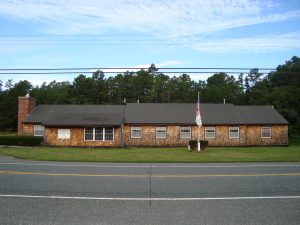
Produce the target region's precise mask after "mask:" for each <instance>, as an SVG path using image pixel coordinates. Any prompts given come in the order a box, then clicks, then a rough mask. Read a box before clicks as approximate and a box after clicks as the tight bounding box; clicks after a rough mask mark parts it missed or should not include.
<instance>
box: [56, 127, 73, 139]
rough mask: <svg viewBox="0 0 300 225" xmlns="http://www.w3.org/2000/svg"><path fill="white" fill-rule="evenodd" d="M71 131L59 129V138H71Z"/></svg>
mask: <svg viewBox="0 0 300 225" xmlns="http://www.w3.org/2000/svg"><path fill="white" fill-rule="evenodd" d="M70 136H71V131H70V129H58V130H57V138H58V139H70Z"/></svg>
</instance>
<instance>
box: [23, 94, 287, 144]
mask: <svg viewBox="0 0 300 225" xmlns="http://www.w3.org/2000/svg"><path fill="white" fill-rule="evenodd" d="M195 107H196V104H186V103H141V104H137V103H129V104H127V105H39V106H37V107H35V101H34V99H31V98H30V97H28V96H27V97H20V98H19V116H18V119H19V121H18V134H19V135H21V134H22V135H36V134H39V135H40V134H42V132H41V131H39V132H38V133H36V132H35V128H36V129H42V128H44V144H45V145H49V146H80V147H126V146H166V147H167V146H187V145H188V142H189V140H191V139H194V140H197V136H198V127H197V126H196V122H195ZM33 109H34V110H33ZM200 113H201V118H202V124H203V126H202V127H201V129H200V131H201V134H200V138H201V139H202V140H203V139H205V140H208V141H209V145H210V146H260V145H262V146H267V145H288V122H287V121H286V120H285V119H284V118H283V117H282V116H281V115H280V114H279V113H278V112H277V111H276V110H275V109H274V108H273V107H272V106H235V105H233V104H201V105H200ZM38 125H40V126H38ZM41 126H42V127H41ZM102 135H103V138H102Z"/></svg>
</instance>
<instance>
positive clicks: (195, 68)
mask: <svg viewBox="0 0 300 225" xmlns="http://www.w3.org/2000/svg"><path fill="white" fill-rule="evenodd" d="M148 69H149V67H70V68H0V71H11V70H15V71H19V70H24V71H26V70H41V71H43V70H148ZM156 69H157V70H252V69H258V70H276V69H275V68H262V67H261V68H257V67H253V68H249V67H156ZM117 72H118V71H117ZM157 72H158V71H157Z"/></svg>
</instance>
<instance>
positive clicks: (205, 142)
mask: <svg viewBox="0 0 300 225" xmlns="http://www.w3.org/2000/svg"><path fill="white" fill-rule="evenodd" d="M207 147H208V140H200V148H201V150H205V149H206V148H207Z"/></svg>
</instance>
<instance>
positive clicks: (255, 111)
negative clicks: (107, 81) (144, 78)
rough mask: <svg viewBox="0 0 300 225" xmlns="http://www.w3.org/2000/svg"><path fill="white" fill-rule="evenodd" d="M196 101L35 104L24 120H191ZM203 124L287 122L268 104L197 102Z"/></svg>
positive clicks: (80, 123)
mask: <svg viewBox="0 0 300 225" xmlns="http://www.w3.org/2000/svg"><path fill="white" fill-rule="evenodd" d="M195 106H196V104H187V103H140V104H138V103H129V104H127V105H126V106H124V105H39V106H38V107H36V109H35V110H34V111H33V112H32V113H30V115H29V116H28V118H27V119H26V120H25V121H24V122H25V123H36V124H40V123H41V124H43V125H45V126H73V127H74V126H120V125H121V124H122V123H123V122H124V123H128V124H178V125H180V124H182V125H184V124H186V125H188V124H189V125H192V124H195ZM200 111H201V118H202V123H203V125H247V124H248V125H255V124H265V125H267V124H269V125H271V124H273V125H276V124H288V122H287V121H286V120H285V119H284V118H283V117H282V116H281V115H280V114H279V113H278V112H277V111H276V110H275V109H274V108H273V107H272V106H234V105H233V104H201V105H200Z"/></svg>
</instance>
